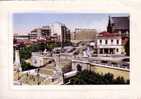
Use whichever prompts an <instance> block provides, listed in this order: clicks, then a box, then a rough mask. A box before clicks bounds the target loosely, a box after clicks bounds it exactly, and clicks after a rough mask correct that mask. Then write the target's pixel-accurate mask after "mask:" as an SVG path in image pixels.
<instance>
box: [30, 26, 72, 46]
mask: <svg viewBox="0 0 141 99" xmlns="http://www.w3.org/2000/svg"><path fill="white" fill-rule="evenodd" d="M29 37H30V40H32V41H37V40H46V41H53V42H62V43H69V42H70V39H71V37H70V30H69V29H68V28H67V27H66V26H65V25H64V24H62V23H53V24H51V25H49V26H43V27H41V28H36V29H34V30H32V31H31V32H30V33H29Z"/></svg>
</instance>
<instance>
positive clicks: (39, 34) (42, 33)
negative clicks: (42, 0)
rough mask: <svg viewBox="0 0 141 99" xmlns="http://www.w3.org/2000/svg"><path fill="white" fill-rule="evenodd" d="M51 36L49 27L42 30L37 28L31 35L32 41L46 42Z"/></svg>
mask: <svg viewBox="0 0 141 99" xmlns="http://www.w3.org/2000/svg"><path fill="white" fill-rule="evenodd" d="M50 35H51V30H50V27H49V26H43V27H41V28H36V29H34V30H32V31H31V32H30V33H29V37H30V40H33V41H34V40H45V39H46V38H47V37H49V36H50Z"/></svg>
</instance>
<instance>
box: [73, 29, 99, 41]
mask: <svg viewBox="0 0 141 99" xmlns="http://www.w3.org/2000/svg"><path fill="white" fill-rule="evenodd" d="M96 34H97V32H96V30H95V29H85V28H76V29H75V32H74V33H73V36H72V40H74V41H94V40H95V39H96Z"/></svg>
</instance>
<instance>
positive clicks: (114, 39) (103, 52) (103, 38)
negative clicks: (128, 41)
mask: <svg viewBox="0 0 141 99" xmlns="http://www.w3.org/2000/svg"><path fill="white" fill-rule="evenodd" d="M97 54H98V55H99V56H107V55H108V56H109V55H110V56H112V55H124V54H125V51H124V46H123V44H122V36H121V35H120V34H119V33H109V32H102V33H99V35H98V36H97Z"/></svg>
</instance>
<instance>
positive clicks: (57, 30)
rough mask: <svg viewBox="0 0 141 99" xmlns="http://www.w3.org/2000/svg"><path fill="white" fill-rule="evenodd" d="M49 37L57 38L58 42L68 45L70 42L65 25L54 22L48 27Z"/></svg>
mask: <svg viewBox="0 0 141 99" xmlns="http://www.w3.org/2000/svg"><path fill="white" fill-rule="evenodd" d="M50 28H51V36H57V40H58V42H62V43H69V42H70V40H71V36H70V30H69V29H68V28H67V27H66V26H65V24H62V23H59V22H56V23H53V24H51V25H50Z"/></svg>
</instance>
